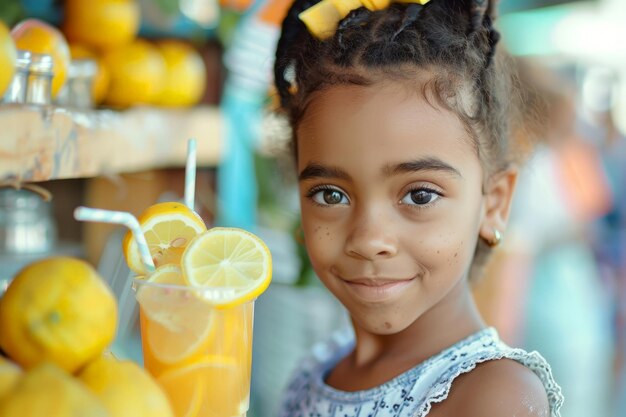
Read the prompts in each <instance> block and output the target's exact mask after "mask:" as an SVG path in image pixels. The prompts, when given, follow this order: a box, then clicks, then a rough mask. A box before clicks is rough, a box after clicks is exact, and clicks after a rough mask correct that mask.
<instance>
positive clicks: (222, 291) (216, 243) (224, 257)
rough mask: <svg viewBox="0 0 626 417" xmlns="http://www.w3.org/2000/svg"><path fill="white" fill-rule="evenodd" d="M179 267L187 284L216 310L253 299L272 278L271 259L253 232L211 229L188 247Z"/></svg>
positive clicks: (226, 228) (264, 246) (223, 228)
mask: <svg viewBox="0 0 626 417" xmlns="http://www.w3.org/2000/svg"><path fill="white" fill-rule="evenodd" d="M181 268H182V271H183V277H184V279H185V281H186V283H187V285H189V286H191V287H194V288H196V290H197V294H198V295H199V296H200V297H202V298H203V299H204V300H205V301H207V302H208V303H210V304H211V305H213V306H215V307H216V308H229V307H234V306H237V305H240V304H243V303H245V302H248V301H252V300H254V299H256V298H257V297H258V296H259V295H260V294H262V293H263V292H264V291H265V290H266V289H267V287H268V286H269V284H270V281H271V279H272V256H271V254H270V251H269V249H268V248H267V246H266V245H265V243H264V242H263V241H262V240H261V239H260V238H259V237H258V236H256V235H254V234H253V233H250V232H248V231H246V230H243V229H238V228H234V227H214V228H212V229H209V230H207V231H206V232H203V233H201V234H199V235H198V236H196V237H195V238H193V240H192V241H191V242H189V244H188V245H187V247H186V249H185V251H184V253H183V256H182V259H181Z"/></svg>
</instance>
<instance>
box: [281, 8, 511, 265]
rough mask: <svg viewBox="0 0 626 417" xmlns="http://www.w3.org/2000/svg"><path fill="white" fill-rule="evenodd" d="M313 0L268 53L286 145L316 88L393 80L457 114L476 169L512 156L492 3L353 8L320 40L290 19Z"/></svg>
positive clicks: (505, 70) (503, 63) (506, 87)
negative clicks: (272, 55) (288, 130)
mask: <svg viewBox="0 0 626 417" xmlns="http://www.w3.org/2000/svg"><path fill="white" fill-rule="evenodd" d="M316 3H318V0H295V2H294V4H293V5H292V6H291V8H290V10H289V12H288V13H287V15H286V17H285V19H284V21H283V25H282V33H281V37H280V39H279V41H278V46H277V51H276V61H275V65H274V78H275V85H276V88H277V90H278V93H279V96H280V110H281V111H283V112H284V113H286V115H287V117H288V119H289V122H290V125H291V127H292V142H291V143H292V145H293V148H294V152H296V148H297V127H298V124H299V123H300V121H301V119H302V117H303V115H304V113H305V112H306V110H307V107H308V105H309V103H310V102H311V100H312V98H314V97H315V95H316V93H319V92H320V91H323V90H325V89H328V88H331V87H332V86H335V85H345V84H353V85H362V86H368V85H374V84H376V83H378V82H381V81H394V82H401V83H404V84H405V85H406V86H407V88H408V89H409V91H410V90H411V89H417V90H418V91H421V93H422V94H423V96H424V98H426V99H427V100H428V101H429V102H431V104H433V105H435V104H438V105H439V106H442V107H444V108H446V109H448V110H450V111H452V112H453V113H454V114H456V115H457V116H458V117H459V119H460V120H461V121H462V122H463V125H464V126H465V128H466V130H467V132H468V134H469V135H470V137H471V138H472V139H473V144H474V149H475V150H476V153H477V156H478V158H479V160H480V161H481V163H482V165H483V167H484V168H485V172H486V175H489V174H493V173H495V172H498V171H502V170H504V169H506V168H507V167H508V166H510V164H511V163H512V162H516V159H517V157H518V156H519V155H518V153H517V152H516V151H515V150H514V149H513V146H512V140H511V139H510V137H511V131H512V129H513V127H514V126H513V125H514V124H515V123H516V120H517V119H518V118H517V116H518V112H517V106H516V103H517V102H518V100H517V99H518V98H519V94H518V92H517V91H516V89H515V85H516V81H515V77H514V75H513V71H512V68H511V67H512V65H510V61H509V59H508V56H507V55H506V54H505V53H502V52H497V51H496V49H499V48H496V44H497V43H498V41H499V39H500V35H499V33H498V32H497V30H496V29H495V28H494V26H493V19H494V9H495V6H494V1H489V0H431V1H430V2H428V3H426V4H425V5H420V4H415V3H392V4H391V5H390V6H389V7H387V8H385V9H383V10H377V11H370V10H368V9H367V8H365V7H361V8H358V9H356V10H353V11H351V12H350V13H349V14H348V15H347V16H346V17H345V18H344V19H343V20H341V21H340V22H339V25H338V27H337V30H336V31H335V33H334V34H333V35H332V37H329V38H327V39H325V40H319V39H317V38H315V37H314V36H312V35H311V34H310V33H309V32H308V30H307V28H306V26H305V25H304V23H303V22H302V21H300V20H299V19H298V15H299V14H300V13H301V12H302V11H304V10H306V9H308V8H309V7H311V6H313V5H314V4H316ZM433 99H434V100H435V101H436V103H433ZM515 128H517V126H515ZM296 155H297V152H296ZM488 252H489V250H488V248H487V246H486V245H484V244H479V246H478V248H477V252H476V255H477V256H476V258H475V264H482V263H483V262H482V261H483V260H484V258H485V256H484V255H485V254H486V253H488Z"/></svg>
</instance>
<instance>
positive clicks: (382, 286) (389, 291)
mask: <svg viewBox="0 0 626 417" xmlns="http://www.w3.org/2000/svg"><path fill="white" fill-rule="evenodd" d="M414 280H415V278H409V279H386V278H358V279H351V280H345V279H342V280H341V281H342V282H343V283H344V284H345V285H346V287H348V289H349V290H350V291H351V292H352V293H353V294H355V295H356V296H357V297H358V298H361V299H362V300H364V301H368V302H381V301H386V300H388V299H390V298H392V297H394V296H396V295H398V294H399V293H401V292H402V291H403V290H404V289H405V288H406V287H407V286H409V285H411V283H412V282H413V281H414Z"/></svg>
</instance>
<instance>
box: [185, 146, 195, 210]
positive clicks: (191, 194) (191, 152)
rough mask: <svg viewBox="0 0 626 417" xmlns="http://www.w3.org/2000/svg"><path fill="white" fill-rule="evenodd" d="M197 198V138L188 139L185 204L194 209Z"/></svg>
mask: <svg viewBox="0 0 626 417" xmlns="http://www.w3.org/2000/svg"><path fill="white" fill-rule="evenodd" d="M195 199H196V140H195V139H189V140H188V141H187V163H186V164H185V205H186V206H187V207H189V208H190V209H191V210H194V207H195V204H194V202H195Z"/></svg>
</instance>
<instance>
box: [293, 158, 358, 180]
mask: <svg viewBox="0 0 626 417" xmlns="http://www.w3.org/2000/svg"><path fill="white" fill-rule="evenodd" d="M313 178H332V179H342V180H346V181H349V180H350V175H348V173H347V172H346V171H344V170H342V169H341V168H338V167H332V166H325V165H321V164H318V163H315V162H310V163H309V164H307V166H306V167H304V169H303V170H302V172H300V174H299V175H298V181H306V180H310V179H313Z"/></svg>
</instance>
